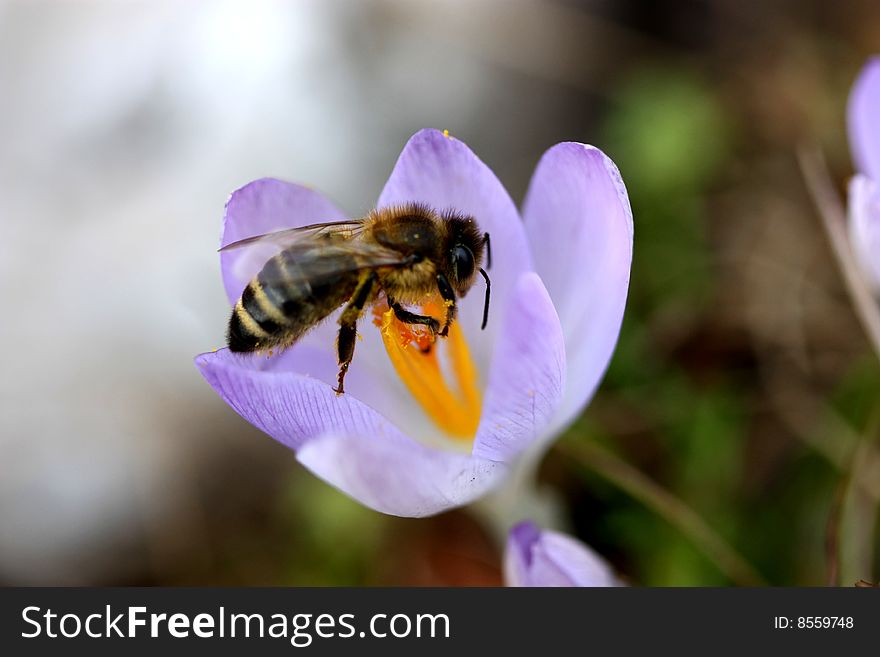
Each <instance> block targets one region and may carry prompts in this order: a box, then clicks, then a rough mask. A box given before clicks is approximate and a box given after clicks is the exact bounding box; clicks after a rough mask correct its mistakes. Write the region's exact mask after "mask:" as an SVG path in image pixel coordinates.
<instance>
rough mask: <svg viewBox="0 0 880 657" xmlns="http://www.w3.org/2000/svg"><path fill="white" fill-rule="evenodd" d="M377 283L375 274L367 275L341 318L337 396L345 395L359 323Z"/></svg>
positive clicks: (337, 342)
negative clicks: (346, 377)
mask: <svg viewBox="0 0 880 657" xmlns="http://www.w3.org/2000/svg"><path fill="white" fill-rule="evenodd" d="M375 281H376V274H375V272H370V273H369V274H367V275H366V276H365V277H364V278H363V279H362V280H361V282H360V283H359V284H358V286H357V289H355V291H354V294H353V295H351V300H350V301H349V302H348V305H347V306H346V307H345V310H343V311H342V315H341V316H340V317H339V337H338V338H337V340H336V351H337V354H338V360H339V375H338V376H337V377H336V380H337V382H338V384H337V386H336V387H335V388H333V391H334V392H335V393H336V394H337V395H341V394H344V393H345V385H344V381H345V374H346V372H348V366H349V365H351V359H352V358H353V357H354V345H355V342H357V322H358V319H360V316H361V313H363V311H364V306H365V305H367V300H368V299H369V298H370V293H371V292H372V291H373V283H375Z"/></svg>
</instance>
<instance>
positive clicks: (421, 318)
mask: <svg viewBox="0 0 880 657" xmlns="http://www.w3.org/2000/svg"><path fill="white" fill-rule="evenodd" d="M388 305H389V306H390V307H391V310H393V311H394V316H395V317H397V319H398V320H400V321H401V322H403V323H404V324H422V325H424V326H427V327H428V330H429V331H430V332H431V338H432V341H433V338H434V336H436V335H437V331H439V330H440V322H438V321H437V320H436V319H434V318H433V317H431V316H429V315H418V314H416V313H413V312H410V311H409V310H407V309H406V308H404V307H403V306H401V305H400V304H399V303H397V302H396V301H395V300H394V299H392V298H391V297H388ZM430 351H431V345H430V344H429V345H428V346H427V347H422V353H426V354H427V353H430Z"/></svg>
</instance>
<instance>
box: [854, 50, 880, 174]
mask: <svg viewBox="0 0 880 657" xmlns="http://www.w3.org/2000/svg"><path fill="white" fill-rule="evenodd" d="M847 114H848V119H849V120H848V127H849V141H850V148H851V149H852V154H853V159H854V160H855V162H856V167H857V168H858V170H859V172H861V173H864V174H866V175H868V176H869V177H871V178H874V179H877V178H880V57H872V58H871V59H870V60H868V63H867V64H865V66H864V68H863V69H862V71H861V73H860V74H859V77H858V78H857V79H856V81H855V83H854V84H853V88H852V92H851V93H850V97H849V106H848V108H847Z"/></svg>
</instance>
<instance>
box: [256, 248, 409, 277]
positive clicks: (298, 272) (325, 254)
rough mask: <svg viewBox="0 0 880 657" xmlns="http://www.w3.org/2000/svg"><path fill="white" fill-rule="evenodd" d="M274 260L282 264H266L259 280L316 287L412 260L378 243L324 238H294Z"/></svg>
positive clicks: (405, 263) (401, 264) (406, 263)
mask: <svg viewBox="0 0 880 657" xmlns="http://www.w3.org/2000/svg"><path fill="white" fill-rule="evenodd" d="M278 259H280V260H281V262H282V263H283V264H282V265H281V266H278V263H277V262H273V263H267V265H266V266H265V267H264V268H263V270H262V271H261V272H260V278H261V280H262V282H263V283H283V284H285V285H296V284H298V283H308V284H309V285H311V286H312V287H316V286H318V285H322V284H324V283H332V282H334V281H335V280H336V279H338V278H339V276H341V275H343V274H347V273H351V272H354V271H362V270H365V269H379V268H381V267H402V266H405V265H409V264H411V263H412V258H411V257H408V256H405V255H403V254H401V253H400V252H398V251H394V250H393V249H388V248H386V247H384V246H381V245H379V244H374V243H369V242H363V241H360V240H356V239H355V240H340V241H328V240H326V239H321V238H320V237H318V238H314V239H301V240H298V241H297V242H296V243H295V244H293V245H292V246H289V247H287V248H286V249H283V250H282V251H281V253H280V254H279V255H278V256H276V257H275V258H274V260H278Z"/></svg>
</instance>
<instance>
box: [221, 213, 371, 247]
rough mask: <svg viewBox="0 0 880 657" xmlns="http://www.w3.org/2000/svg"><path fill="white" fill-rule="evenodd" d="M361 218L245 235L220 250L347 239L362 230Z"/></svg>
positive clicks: (286, 245)
mask: <svg viewBox="0 0 880 657" xmlns="http://www.w3.org/2000/svg"><path fill="white" fill-rule="evenodd" d="M363 229H364V220H363V219H345V220H343V221H329V222H327V223H322V224H310V225H308V226H299V227H297V228H286V229H284V230H276V231H274V232H271V233H265V234H263V235H254V236H253V237H246V238H244V239H242V240H238V241H236V242H231V243H230V244H226V245H224V246H222V247H220V251H221V252H222V251H231V250H233V249H240V248H241V247H244V246H253V245H257V244H259V245H265V246H272V247H275V248H276V249H277V250H282V249H286V248H289V247H292V246H294V245H296V244H297V243H303V242H305V243H307V242H311V241H314V240H319V239H322V238H325V239H326V238H331V237H338V238H340V239H345V240H349V239H352V238H354V237H357V236H358V235H360V234H361V232H363Z"/></svg>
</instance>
